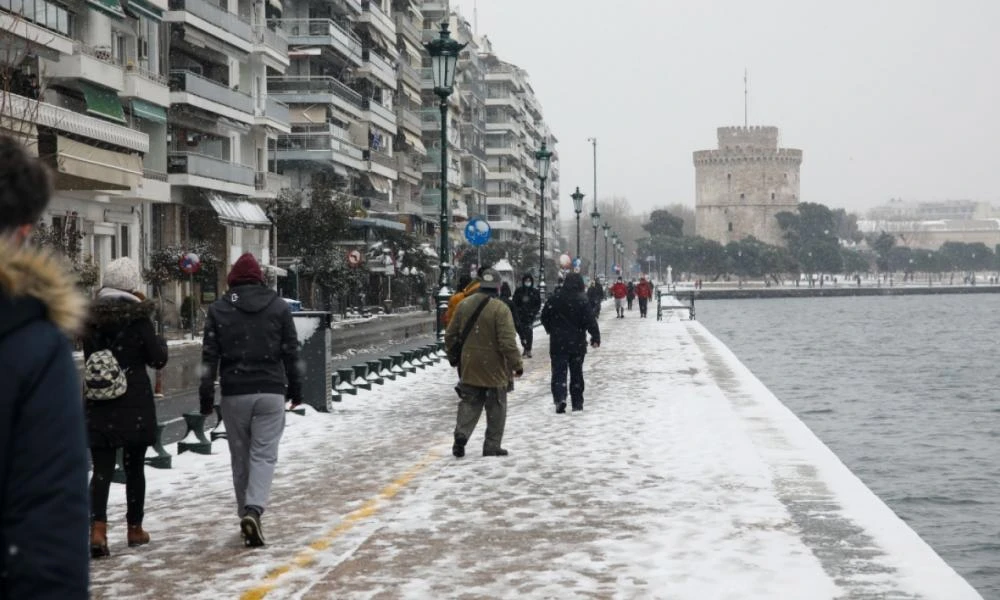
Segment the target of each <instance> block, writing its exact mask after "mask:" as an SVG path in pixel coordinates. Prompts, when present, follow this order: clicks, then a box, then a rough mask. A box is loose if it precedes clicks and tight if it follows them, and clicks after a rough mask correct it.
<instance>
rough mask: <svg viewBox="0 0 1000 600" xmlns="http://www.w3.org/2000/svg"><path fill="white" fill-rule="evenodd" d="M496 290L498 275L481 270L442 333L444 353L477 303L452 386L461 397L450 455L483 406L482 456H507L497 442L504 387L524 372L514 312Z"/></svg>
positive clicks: (460, 449) (458, 453)
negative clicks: (474, 289)
mask: <svg viewBox="0 0 1000 600" xmlns="http://www.w3.org/2000/svg"><path fill="white" fill-rule="evenodd" d="M499 289H500V274H499V273H497V272H496V271H495V270H493V269H486V270H484V271H483V273H482V275H481V276H480V281H479V289H478V291H477V293H475V294H472V295H470V296H469V297H468V298H466V299H465V300H463V301H462V303H461V304H459V305H458V308H457V309H456V310H455V316H454V317H453V318H452V319H451V322H449V323H448V330H447V331H446V332H445V336H444V343H445V347H446V348H447V350H448V353H449V354H454V353H455V352H456V350H457V346H458V344H459V342H460V339H459V338H461V336H462V332H463V331H464V330H465V327H466V324H468V323H469V322H470V321H471V319H472V318H473V315H474V313H476V311H477V310H478V309H479V308H480V305H482V310H481V311H480V312H479V315H478V316H476V320H475V323H474V324H473V325H472V329H471V330H470V331H469V336H468V337H467V338H466V339H465V343H464V344H462V346H461V362H460V363H459V366H458V377H459V384H458V385H457V386H456V387H455V391H457V392H458V396H459V398H461V400H460V401H459V403H458V418H457V422H456V424H455V445H454V446H452V454H454V455H455V457H456V458H460V457H462V456H465V444H466V443H467V442H468V441H469V437H470V436H471V435H472V432H473V430H475V428H476V423H478V422H479V416H480V415H481V414H482V412H483V408H485V409H486V439H485V440H484V441H483V456H507V451H506V450H504V449H503V448H502V447H501V446H500V443H501V441H502V440H503V430H504V425H505V424H506V421H507V388H508V386H509V385H510V383H511V378H512V377H520V376H521V374H522V373H524V366H523V365H522V363H521V353H520V351H519V350H518V347H517V332H516V331H515V328H514V317H513V316H512V315H511V312H510V309H509V308H507V305H506V304H504V303H503V302H502V301H500V300H499V299H498V298H497V290H499Z"/></svg>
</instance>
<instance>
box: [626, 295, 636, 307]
mask: <svg viewBox="0 0 1000 600" xmlns="http://www.w3.org/2000/svg"><path fill="white" fill-rule="evenodd" d="M625 299H626V300H628V309H629V310H632V301H633V300H635V296H625Z"/></svg>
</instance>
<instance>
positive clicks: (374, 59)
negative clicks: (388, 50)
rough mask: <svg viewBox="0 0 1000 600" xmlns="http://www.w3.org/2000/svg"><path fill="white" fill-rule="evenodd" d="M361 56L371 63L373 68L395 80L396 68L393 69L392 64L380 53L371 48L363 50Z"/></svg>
mask: <svg viewBox="0 0 1000 600" xmlns="http://www.w3.org/2000/svg"><path fill="white" fill-rule="evenodd" d="M361 58H362V59H363V60H364V61H365V62H367V63H368V64H369V65H370V68H371V69H372V70H374V71H377V72H379V73H381V74H382V75H383V76H385V77H386V78H387V79H392V80H394V81H395V79H396V70H395V69H393V68H392V64H391V63H390V62H389V61H388V60H387V59H385V58H384V57H382V56H381V55H380V54H378V53H377V52H375V51H373V50H371V49H370V48H369V49H366V50H363V51H362V52H361Z"/></svg>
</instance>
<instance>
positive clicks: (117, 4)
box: [87, 0, 125, 19]
mask: <svg viewBox="0 0 1000 600" xmlns="http://www.w3.org/2000/svg"><path fill="white" fill-rule="evenodd" d="M87 3H88V4H90V5H91V6H93V7H94V8H96V9H97V10H101V11H104V12H106V13H108V14H109V15H111V16H112V17H115V18H118V19H124V18H125V11H124V10H122V3H121V0H87Z"/></svg>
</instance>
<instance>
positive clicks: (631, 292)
mask: <svg viewBox="0 0 1000 600" xmlns="http://www.w3.org/2000/svg"><path fill="white" fill-rule="evenodd" d="M625 300H627V301H628V309H629V310H632V301H633V300H635V282H634V281H632V280H629V282H628V286H627V287H626V290H625Z"/></svg>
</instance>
